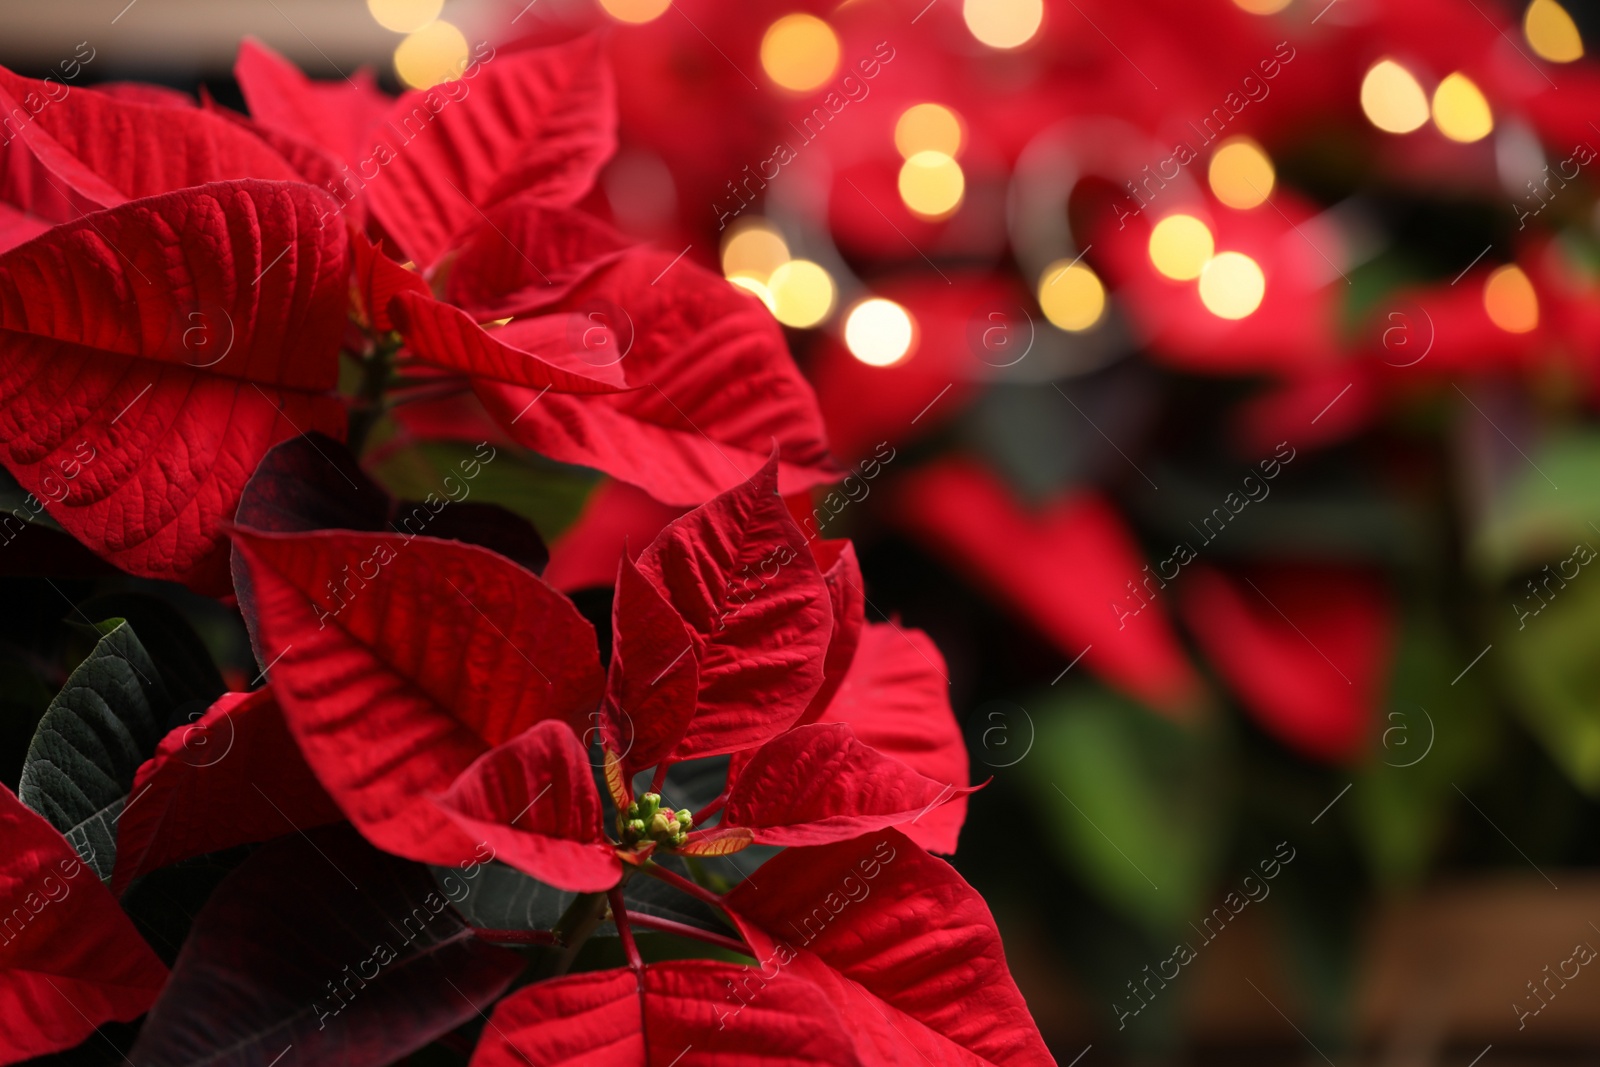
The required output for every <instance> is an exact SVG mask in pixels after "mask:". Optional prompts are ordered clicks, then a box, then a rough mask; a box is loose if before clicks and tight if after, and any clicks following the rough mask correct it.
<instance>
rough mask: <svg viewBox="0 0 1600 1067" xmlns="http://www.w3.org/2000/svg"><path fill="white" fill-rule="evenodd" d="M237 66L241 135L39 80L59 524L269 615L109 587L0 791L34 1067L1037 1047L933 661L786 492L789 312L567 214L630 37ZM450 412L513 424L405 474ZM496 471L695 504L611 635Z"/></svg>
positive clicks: (653, 553) (477, 429)
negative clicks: (964, 847) (976, 866)
mask: <svg viewBox="0 0 1600 1067" xmlns="http://www.w3.org/2000/svg"><path fill="white" fill-rule="evenodd" d="M237 76H238V80H239V82H240V85H241V86H242V88H243V91H244V94H245V97H246V100H247V102H248V105H249V115H248V117H247V116H245V115H242V114H236V113H234V112H232V111H229V110H227V109H225V108H223V107H221V106H220V105H218V104H216V103H215V102H214V101H212V100H210V99H202V100H200V101H193V100H188V99H186V98H178V97H175V96H168V95H163V94H158V93H155V92H153V91H150V92H143V91H140V90H139V89H138V88H137V87H131V88H130V87H126V86H123V87H111V88H107V89H103V90H102V89H93V88H82V89H73V90H71V91H70V92H67V93H66V94H65V95H62V94H61V93H59V92H52V91H51V90H52V88H53V87H51V86H47V85H46V84H44V83H40V82H34V81H32V80H30V79H27V78H23V77H20V76H18V75H15V74H12V73H10V72H4V71H0V107H4V108H5V109H6V110H7V112H8V113H12V112H15V111H17V109H21V110H20V113H22V114H26V115H28V116H29V117H28V120H27V121H26V122H23V123H22V124H21V125H20V127H19V128H18V130H17V131H16V136H14V137H12V138H10V139H8V140H7V142H6V143H5V146H4V148H3V149H0V152H3V153H4V178H3V181H0V462H3V464H4V466H5V469H6V471H7V472H9V474H10V476H11V478H13V479H15V483H16V492H17V494H18V495H22V496H23V497H24V499H25V501H31V502H32V503H33V504H38V505H39V507H37V508H34V507H33V506H32V504H30V505H29V506H28V507H27V508H26V509H23V513H24V514H26V515H27V516H28V518H29V519H31V520H32V521H33V522H34V524H35V526H36V527H37V528H36V529H34V530H29V531H27V534H26V537H25V540H26V542H27V544H28V545H29V546H30V551H33V550H36V549H38V550H41V551H42V552H43V554H44V555H49V554H50V553H56V554H57V556H56V557H53V558H59V555H60V553H62V552H66V548H65V547H64V546H74V545H75V546H82V547H84V548H87V549H88V550H90V552H92V553H93V556H94V557H95V560H94V561H92V562H93V566H97V567H100V568H102V569H104V568H106V567H107V565H109V567H110V568H115V569H116V570H117V571H120V572H122V573H125V574H127V575H131V576H134V577H136V578H139V579H144V580H147V581H148V582H151V583H157V582H159V583H168V584H167V585H166V586H161V587H160V588H168V589H171V588H175V587H174V586H172V585H171V583H181V584H182V585H184V586H187V587H188V589H189V590H191V591H192V592H193V593H194V594H200V595H202V596H204V597H208V598H212V599H213V600H214V601H216V602H217V605H218V606H217V609H216V610H218V611H223V610H227V611H234V610H236V611H237V612H238V615H239V617H240V618H241V619H242V622H243V624H244V627H245V629H246V630H247V632H248V640H249V645H250V648H251V649H252V650H253V653H254V659H255V663H256V667H257V668H258V669H259V673H257V674H256V675H255V677H253V678H250V677H247V676H245V675H243V674H239V675H238V676H235V677H229V678H228V679H226V681H228V682H231V683H232V685H231V687H229V688H226V689H225V685H224V677H223V675H222V674H221V673H220V672H219V671H218V669H217V667H216V665H215V664H214V663H213V661H212V658H211V656H210V655H209V653H208V651H207V649H206V647H205V645H204V644H203V643H202V642H201V641H200V640H198V639H197V638H196V636H195V635H194V633H193V632H192V631H190V630H188V628H187V625H186V624H185V623H184V621H183V618H182V616H181V615H179V614H178V613H177V612H174V611H172V610H171V608H170V607H161V606H160V605H161V602H160V601H155V602H154V603H152V602H150V601H149V600H148V598H146V599H144V600H140V599H138V598H135V597H130V596H123V597H121V598H120V599H119V598H118V597H112V598H109V599H108V600H105V601H103V602H100V603H96V604H94V605H88V604H85V605H79V604H76V603H74V604H73V608H74V609H75V611H77V613H78V614H80V615H82V617H83V621H84V623H85V624H86V628H85V631H84V632H85V634H86V639H87V640H89V641H92V647H91V648H90V649H89V650H88V652H87V654H86V655H85V656H84V657H83V658H82V661H81V663H80V664H79V665H78V666H77V667H76V669H75V670H73V671H72V672H71V675H70V677H68V678H67V679H65V684H64V685H63V686H62V687H61V689H60V692H59V694H58V695H57V696H56V697H55V699H54V700H53V701H51V703H50V707H49V709H48V711H46V712H45V714H44V716H43V718H42V719H40V720H39V722H38V726H37V729H36V731H35V733H34V735H33V737H32V740H31V743H30V744H29V746H28V750H27V756H26V759H25V760H24V762H23V765H22V767H21V769H20V777H19V778H18V779H17V780H16V782H15V784H16V789H15V790H12V789H10V788H4V789H0V825H3V827H4V830H3V833H4V844H5V848H4V850H3V853H0V856H3V858H0V1019H3V1020H4V1021H5V1025H4V1027H0V1063H13V1062H19V1061H22V1060H25V1059H29V1058H31V1057H36V1056H41V1055H45V1054H48V1053H54V1052H58V1051H62V1050H66V1049H70V1048H72V1047H74V1046H77V1045H79V1044H80V1043H83V1042H85V1041H88V1042H91V1043H93V1042H97V1041H98V1042H102V1043H109V1044H110V1046H111V1047H113V1048H117V1049H121V1048H123V1047H124V1046H127V1045H129V1044H130V1043H131V1048H130V1049H129V1051H128V1055H129V1056H130V1057H131V1059H132V1061H133V1062H137V1063H139V1064H141V1067H142V1065H146V1064H149V1065H164V1064H174V1065H176V1064H191V1063H208V1064H269V1063H277V1062H278V1061H279V1060H282V1059H283V1058H284V1057H285V1056H293V1057H295V1058H297V1059H299V1060H301V1061H303V1062H310V1063H324V1062H326V1063H332V1062H338V1063H343V1064H384V1063H390V1062H394V1061H396V1060H398V1059H400V1058H402V1057H404V1056H406V1055H408V1054H411V1053H413V1052H415V1051H417V1050H420V1049H423V1048H425V1047H432V1048H434V1049H436V1050H437V1051H439V1052H440V1054H444V1055H454V1056H456V1057H457V1059H458V1060H462V1059H470V1062H471V1063H473V1064H478V1065H494V1064H501V1063H506V1064H511V1063H519V1062H520V1063H551V1062H585V1063H615V1064H634V1063H641V1064H662V1065H669V1064H680V1063H681V1064H683V1065H685V1067H688V1065H692V1064H696V1063H713V1062H715V1063H728V1062H741V1063H744V1062H749V1063H756V1062H761V1063H767V1062H771V1063H778V1062H796V1063H798V1062H807V1063H838V1064H857V1063H861V1064H878V1063H910V1062H916V1061H920V1060H926V1061H928V1062H933V1063H994V1064H1002V1063H1003V1064H1022V1063H1045V1062H1051V1060H1050V1055H1049V1053H1048V1052H1047V1051H1046V1049H1045V1047H1044V1045H1043V1043H1042V1041H1041V1039H1040V1037H1039V1034H1038V1031H1037V1029H1036V1028H1035V1026H1034V1024H1033V1022H1032V1020H1031V1018H1030V1017H1029V1014H1028V1011H1027V1008H1026V1006H1025V1005H1024V1003H1023V1001H1022V998H1021V996H1020V994H1019V993H1018V991H1017V988H1016V986H1015V984H1014V983H1013V981H1012V979H1011V977H1010V975H1009V974H1008V972H1007V969H1006V964H1005V958H1004V953H1003V951H1002V948H1001V944H1000V940H999V937H998V934H997V931H996V929H995V925H994V922H993V920H992V918H991V917H990V914H989V912H988V909H987V908H986V907H985V905H984V903H983V901H982V899H981V898H980V897H978V896H977V894H976V893H975V892H974V891H973V890H972V889H971V888H970V887H968V886H967V885H966V884H965V882H963V881H962V879H961V878H960V877H959V876H958V875H957V874H956V873H955V871H954V870H953V869H952V868H951V867H950V866H949V865H948V864H946V863H945V862H944V861H942V860H939V859H936V858H934V857H933V856H931V855H930V852H941V853H949V852H952V851H954V849H955V846H956V841H957V835H958V833H959V830H960V827H961V824H962V821H963V818H964V813H965V805H966V797H967V795H968V794H969V793H971V792H972V789H973V787H972V785H971V783H970V781H969V778H968V769H967V758H966V752H965V749H964V747H963V744H962V739H961V734H960V730H959V729H958V727H957V725H956V722H955V719H954V717H953V715H952V713H951V709H950V705H949V700H948V696H947V692H946V684H947V683H946V679H945V676H944V668H943V663H942V660H941V658H940V656H939V653H938V651H937V649H936V648H934V646H933V645H932V643H931V642H930V641H929V640H928V639H927V638H926V637H925V636H924V635H923V634H921V633H919V632H916V631H913V630H907V629H905V628H903V627H901V626H900V625H899V624H898V623H897V622H895V621H893V620H889V621H886V622H868V621H867V620H866V617H865V611H864V602H865V593H864V591H863V581H862V577H861V573H860V570H859V568H858V566H857V564H856V559H855V555H854V552H853V550H852V548H851V546H850V545H849V544H848V543H847V542H841V541H826V540H819V539H817V538H816V537H815V536H814V535H813V536H811V537H808V536H807V535H806V534H805V533H804V532H802V530H801V527H800V526H799V524H797V522H796V521H795V519H794V518H793V517H792V515H791V513H790V506H791V505H792V504H793V505H795V506H798V501H799V500H800V499H803V494H805V493H806V492H807V491H809V490H811V489H812V488H814V487H818V486H823V485H826V484H828V483H830V482H831V481H833V480H835V479H836V478H837V477H838V475H839V474H840V473H841V471H840V468H839V467H838V466H837V465H836V464H835V463H834V462H833V461H832V460H831V459H830V457H829V452H828V447H827V443H826V440H825V436H824V433H823V429H822V421H821V417H820V415H819V413H818V410H817V406H816V402H815V399H814V397H813V395H812V392H811V390H810V387H809V386H808V385H807V384H806V383H805V381H804V380H803V379H802V378H801V377H800V375H799V374H798V372H797V371H796V369H795V367H794V365H793V363H792V362H791V361H790V359H789V356H788V353H787V350H786V346H785V343H784V339H783V336H782V334H781V333H780V332H779V330H778V328H777V326H776V325H775V323H773V321H772V319H771V318H770V316H768V315H767V313H766V311H765V310H764V309H763V308H762V306H761V304H760V303H759V302H758V301H756V300H755V299H754V298H753V297H751V296H748V295H746V294H744V293H742V292H741V291H739V290H737V289H735V288H733V287H730V286H727V285H726V284H724V283H723V282H722V281H721V280H720V279H718V278H716V277H715V276H713V275H710V274H708V273H707V272H705V271H704V270H702V269H701V268H699V267H697V266H695V265H694V264H692V263H690V262H680V261H679V259H675V258H673V257H671V256H670V255H668V254H666V253H663V252H659V251H656V250H653V249H649V248H643V247H638V246H634V245H632V244H631V243H630V242H629V241H628V240H626V239H625V238H623V237H622V236H621V235H619V234H618V233H616V232H614V231H612V230H611V229H610V228H609V227H608V226H606V225H605V224H604V223H602V222H600V221H599V220H597V219H595V218H592V217H590V216H588V215H586V214H584V213H582V212H581V211H579V210H577V209H576V208H575V207H574V204H576V203H577V201H578V200H579V199H580V198H581V197H582V196H583V194H584V193H585V192H586V190H587V189H588V188H589V186H590V184H591V183H592V181H593V180H594V177H595V175H596V172H597V170H598V168H599V167H600V166H601V164H602V163H603V162H604V161H605V160H606V158H607V156H608V155H609V153H610V151H611V150H612V148H613V146H614V139H613V124H614V120H613V116H612V88H611V81H610V78H609V75H608V74H607V72H606V69H605V66H604V63H603V61H602V59H601V55H600V52H599V49H598V47H597V45H596V43H595V42H594V41H593V40H591V39H579V40H577V41H574V42H570V43H568V44H565V45H562V46H559V47H554V48H547V49H531V48H527V49H519V50H514V51H513V50H506V51H503V52H501V53H499V54H497V53H496V52H495V51H494V50H493V49H492V48H489V47H487V46H484V47H482V48H480V49H477V50H475V51H474V54H473V59H472V62H471V63H470V64H469V65H467V66H465V67H464V68H463V69H462V70H461V71H460V72H459V74H458V76H457V77H456V78H455V79H453V80H451V81H449V82H446V83H444V84H443V85H440V86H436V87H434V88H433V89H429V90H422V91H411V92H407V93H405V94H403V95H401V96H399V97H398V98H390V97H389V96H387V95H385V94H384V93H382V92H381V91H380V90H379V89H377V88H376V87H375V85H374V84H373V82H372V80H371V79H370V78H365V77H358V78H352V79H346V80H345V81H343V82H336V83H319V82H313V81H310V80H308V79H306V78H304V77H303V76H302V75H301V74H300V73H299V72H298V71H297V70H295V69H294V68H293V67H292V66H290V65H289V64H288V63H287V62H285V61H284V60H283V59H281V58H279V57H277V56H276V55H274V54H272V53H271V52H270V51H268V50H267V49H266V48H265V47H263V46H260V45H257V44H254V43H250V42H247V43H246V44H245V45H244V47H243V48H242V50H241V53H240V58H239V64H238V68H237ZM46 98H47V99H48V101H49V103H48V106H35V103H36V102H37V101H38V100H40V99H46ZM680 258H681V257H680ZM416 440H454V441H465V442H468V443H475V447H474V450H473V452H472V454H471V455H470V456H468V457H466V458H462V459H461V460H460V461H459V463H458V464H457V465H456V466H454V467H453V468H452V469H451V471H450V473H449V475H447V476H446V477H445V478H444V479H443V481H442V484H441V486H440V489H441V490H442V493H440V492H430V493H429V494H428V495H427V496H426V498H425V499H423V500H420V501H405V500H400V499H396V497H395V496H393V495H391V494H390V492H389V491H388V490H387V489H386V488H385V487H384V485H383V484H382V483H381V482H380V481H379V480H377V479H376V478H375V477H374V476H373V473H372V468H374V467H375V466H376V465H378V460H377V459H375V457H381V455H382V454H383V450H384V449H386V448H387V449H392V448H393V447H394V446H395V444H396V442H404V441H416ZM505 453H511V454H513V455H518V456H524V455H533V454H537V455H538V456H541V457H545V458H546V459H547V460H550V461H555V462H556V463H559V464H566V465H577V466H581V467H585V468H589V469H592V470H595V471H599V472H603V473H604V474H605V475H607V476H609V477H610V478H612V479H614V480H615V483H616V484H617V485H619V486H628V487H633V490H632V491H637V492H641V493H642V494H644V495H647V496H648V497H649V498H653V500H654V501H656V502H657V503H656V504H655V505H654V506H655V507H657V508H659V509H664V513H665V516H666V517H662V518H659V519H658V520H657V521H654V522H651V523H649V524H648V526H647V528H645V529H644V530H643V532H642V533H641V534H640V536H639V539H638V540H637V541H636V542H626V543H623V544H620V545H619V544H617V543H616V542H614V541H606V542H605V543H604V544H603V545H601V546H600V547H598V548H596V547H594V546H593V545H583V544H579V545H576V546H575V547H574V548H572V549H571V550H572V551H580V552H587V553H589V559H588V561H587V563H586V566H588V567H589V569H590V571H591V573H592V572H593V570H594V569H595V567H596V566H597V564H596V562H595V557H596V556H598V558H599V563H598V566H599V567H601V568H603V570H604V571H605V572H606V573H607V577H608V584H611V585H613V586H614V588H613V589H612V590H611V592H610V596H609V602H610V603H609V608H608V609H606V608H600V609H596V608H595V606H594V604H593V603H590V602H587V601H586V602H585V603H584V606H583V607H580V605H579V603H578V602H577V601H575V600H574V599H572V598H569V597H568V596H566V595H565V594H564V593H563V592H561V591H558V589H557V588H556V587H555V586H554V585H552V584H550V583H549V582H547V581H546V580H544V579H543V578H542V577H541V572H542V571H543V569H544V567H545V565H546V563H547V562H548V561H549V560H550V557H551V553H550V551H549V550H547V548H546V546H545V543H544V541H543V539H542V538H541V536H540V534H539V532H538V530H537V529H536V527H535V526H534V525H533V524H531V523H530V522H529V521H528V520H527V519H526V518H523V517H521V516H520V515H518V514H516V513H513V512H511V511H508V510H507V509H505V508H503V507H500V506H498V505H495V504H487V503H484V502H483V501H482V500H481V499H480V500H477V501H469V500H468V499H467V497H468V496H469V495H470V492H471V486H472V483H473V482H474V481H475V480H476V479H477V478H478V477H480V476H481V475H482V474H483V473H484V471H485V470H486V469H488V468H490V467H492V466H493V465H494V464H496V463H497V461H498V462H499V463H501V464H505V463H507V462H515V461H508V460H507V459H505V458H502V456H503V455H504V454H505ZM620 493H621V490H619V494H620ZM785 494H787V496H786V495H785ZM607 499H610V500H614V501H615V500H625V499H627V498H626V496H625V495H614V496H612V497H608V498H607ZM668 518H670V521H667V519H668ZM49 527H54V529H50V528H49ZM578 533H579V534H581V533H582V531H581V530H580V531H579V532H578ZM63 535H68V536H70V538H71V541H68V540H66V538H65V537H64V536H63ZM576 536H578V535H574V537H576ZM10 540H11V535H10V534H9V533H8V537H7V541H8V543H9V542H10ZM570 543H571V539H570V538H569V539H568V541H567V542H564V544H570ZM30 558H33V557H30ZM66 558H70V559H72V560H74V561H75V563H74V565H76V566H83V565H85V564H84V557H83V556H82V554H81V552H80V554H79V555H78V556H72V555H71V554H70V552H68V553H67V556H66ZM152 587H155V586H152ZM174 595H176V594H174ZM69 599H70V598H69ZM607 616H609V619H607ZM607 621H609V626H607V625H605V623H606V622H607ZM597 622H598V623H600V624H601V625H600V626H599V627H598V629H597V626H596V623H597ZM9 784H10V783H8V785H9ZM141 1018H142V1022H138V1023H137V1025H136V1026H134V1027H131V1028H126V1029H124V1030H122V1031H118V1033H117V1036H115V1037H113V1036H111V1035H110V1033H109V1030H115V1026H114V1024H117V1023H134V1022H135V1021H137V1020H140V1019H141ZM102 1027H108V1028H109V1029H102V1030H101V1033H100V1034H99V1035H98V1037H97V1036H96V1034H95V1031H96V1030H97V1028H102ZM118 1042H121V1044H118ZM290 1062H293V1061H290Z"/></svg>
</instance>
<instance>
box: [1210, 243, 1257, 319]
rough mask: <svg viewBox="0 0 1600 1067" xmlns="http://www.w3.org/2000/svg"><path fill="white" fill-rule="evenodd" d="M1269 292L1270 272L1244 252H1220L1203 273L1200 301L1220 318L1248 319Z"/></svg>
mask: <svg viewBox="0 0 1600 1067" xmlns="http://www.w3.org/2000/svg"><path fill="white" fill-rule="evenodd" d="M1266 293H1267V278H1266V275H1264V274H1262V273H1261V268H1260V267H1259V266H1258V265H1257V264H1256V261H1255V260H1253V259H1251V258H1250V257H1249V256H1247V255H1245V254H1244V253H1243V252H1220V253H1218V254H1217V255H1216V256H1215V257H1214V258H1213V259H1212V260H1211V261H1210V262H1209V263H1207V264H1206V265H1205V269H1204V270H1202V271H1201V272H1200V302H1201V303H1202V304H1204V305H1205V306H1206V310H1207V311H1209V312H1211V314H1213V315H1215V316H1217V317H1218V318H1219V319H1242V318H1244V317H1245V316H1246V315H1249V314H1250V313H1251V312H1253V311H1255V309H1256V308H1258V307H1260V306H1261V298H1262V297H1264V296H1265V295H1266Z"/></svg>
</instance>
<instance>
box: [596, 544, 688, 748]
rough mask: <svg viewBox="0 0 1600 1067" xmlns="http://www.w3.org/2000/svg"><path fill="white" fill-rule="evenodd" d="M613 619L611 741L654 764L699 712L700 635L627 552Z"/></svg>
mask: <svg viewBox="0 0 1600 1067" xmlns="http://www.w3.org/2000/svg"><path fill="white" fill-rule="evenodd" d="M611 616H612V641H611V668H610V673H609V675H608V676H607V681H606V697H605V703H604V705H603V713H604V715H605V732H606V738H605V745H606V748H607V749H608V750H609V751H612V752H615V753H616V754H617V755H618V756H620V757H622V759H623V760H624V761H626V764H627V766H629V767H633V768H641V767H654V766H655V765H656V764H657V763H660V762H661V760H662V759H663V758H664V757H665V756H666V755H667V754H668V753H670V752H671V751H672V749H673V747H674V746H675V745H676V744H677V743H678V741H679V739H680V738H682V737H683V735H684V731H685V730H687V729H688V726H689V722H690V720H691V719H692V718H693V717H694V714H695V707H696V700H697V694H698V693H699V691H700V671H699V659H698V658H697V657H696V656H695V654H694V648H695V640H694V638H693V636H692V635H691V634H690V633H689V628H688V626H687V625H686V624H685V623H684V621H683V617H682V616H680V615H679V614H678V612H677V611H676V610H674V608H673V606H672V605H671V603H669V602H668V601H667V598H666V596H665V595H663V594H662V592H661V590H660V589H658V588H657V587H656V586H655V584H654V583H653V582H651V581H650V579H648V578H646V577H645V576H644V575H643V574H641V573H640V572H639V568H638V567H637V566H636V565H635V564H634V563H633V561H632V560H629V559H628V558H626V557H623V559H622V561H621V562H620V564H619V565H618V572H617V590H616V597H615V599H614V600H613V602H612V610H611Z"/></svg>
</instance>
